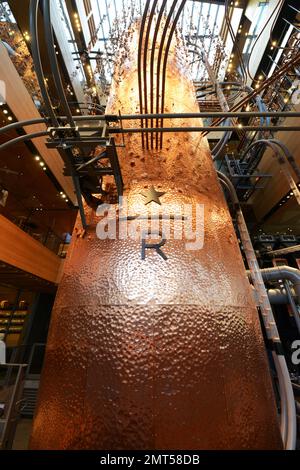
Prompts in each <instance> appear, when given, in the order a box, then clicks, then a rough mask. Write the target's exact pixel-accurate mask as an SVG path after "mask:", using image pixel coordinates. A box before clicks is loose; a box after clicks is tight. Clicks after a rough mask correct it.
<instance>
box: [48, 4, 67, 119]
mask: <svg viewBox="0 0 300 470" xmlns="http://www.w3.org/2000/svg"><path fill="white" fill-rule="evenodd" d="M43 13H44V28H45V39H46V44H47V50H48V56H49V60H50V65H51V70H52V74H53V78H54V82H55V85H56V89H57V93H58V96H59V99H60V102H61V106H62V107H63V110H64V113H65V114H66V116H67V120H68V123H69V124H70V126H74V121H73V118H72V113H71V110H70V107H69V105H68V102H67V98H66V95H65V92H64V87H63V84H62V81H61V76H60V72H59V68H58V63H57V56H56V52H55V48H54V37H53V29H52V24H51V4H50V0H43Z"/></svg>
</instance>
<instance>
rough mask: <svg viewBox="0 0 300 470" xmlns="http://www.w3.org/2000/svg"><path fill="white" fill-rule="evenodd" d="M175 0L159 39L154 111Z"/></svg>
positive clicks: (157, 100)
mask: <svg viewBox="0 0 300 470" xmlns="http://www.w3.org/2000/svg"><path fill="white" fill-rule="evenodd" d="M177 1H178V0H173V3H172V5H171V8H170V11H169V14H168V16H167V19H166V21H165V26H164V29H163V32H162V35H161V39H160V45H159V51H158V56H157V71H156V113H158V112H159V93H160V68H161V59H162V54H163V50H164V45H165V39H166V35H167V32H168V28H169V25H170V22H171V20H172V14H173V13H174V10H175V7H176V3H177ZM162 78H163V79H164V77H162ZM161 112H162V113H163V110H161ZM156 127H157V131H156V132H158V118H156ZM155 146H156V150H157V149H158V133H156V136H155Z"/></svg>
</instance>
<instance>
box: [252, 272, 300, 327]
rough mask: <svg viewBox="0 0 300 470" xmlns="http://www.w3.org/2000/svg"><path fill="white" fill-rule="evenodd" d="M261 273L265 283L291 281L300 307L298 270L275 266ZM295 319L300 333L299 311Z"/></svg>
mask: <svg viewBox="0 0 300 470" xmlns="http://www.w3.org/2000/svg"><path fill="white" fill-rule="evenodd" d="M260 271H261V274H262V277H263V280H264V281H279V280H280V279H283V280H288V281H290V282H291V283H292V284H293V286H294V291H295V294H296V296H297V300H298V304H299V305H300V271H299V270H298V269H296V268H292V267H291V266H275V267H274V268H265V269H261V270H260ZM293 310H294V309H293ZM294 317H295V321H296V324H297V328H298V331H299V332H300V316H299V312H298V310H297V309H295V311H294Z"/></svg>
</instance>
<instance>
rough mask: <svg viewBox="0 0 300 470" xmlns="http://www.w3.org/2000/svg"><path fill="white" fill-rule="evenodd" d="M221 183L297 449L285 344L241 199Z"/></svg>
mask: <svg viewBox="0 0 300 470" xmlns="http://www.w3.org/2000/svg"><path fill="white" fill-rule="evenodd" d="M217 174H218V177H219V179H220V181H221V182H222V183H223V184H224V185H225V187H226V188H228V191H229V194H230V197H231V199H232V202H233V204H234V206H235V209H236V216H237V224H238V227H239V232H240V237H241V241H242V244H243V248H244V253H245V256H246V259H247V263H248V266H249V268H250V273H251V279H252V282H253V285H254V287H255V290H256V293H257V297H258V303H259V306H260V309H261V313H262V320H263V323H264V326H265V331H266V335H267V338H268V340H269V341H270V344H271V345H272V347H273V352H272V355H273V359H274V364H275V368H276V371H277V375H278V381H279V391H280V399H281V406H282V414H281V431H282V440H283V443H284V447H285V449H287V450H291V449H295V446H296V436H297V429H296V411H295V401H294V394H293V388H292V384H291V380H290V376H289V371H288V367H287V364H286V360H285V357H284V354H283V350H282V345H281V341H280V337H279V333H278V330H277V326H276V322H275V318H274V315H273V311H272V308H271V304H270V301H269V298H268V295H267V292H266V289H265V285H264V280H263V274H262V272H261V270H260V267H259V264H258V261H257V258H256V256H255V251H254V248H253V245H252V242H251V238H250V235H249V232H248V228H247V225H246V222H245V219H244V216H243V212H242V210H241V207H240V204H239V200H238V197H237V194H236V191H235V188H234V186H233V184H232V183H231V181H230V179H229V178H228V177H227V176H226V175H224V174H223V173H221V172H219V171H217Z"/></svg>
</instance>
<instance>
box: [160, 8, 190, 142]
mask: <svg viewBox="0 0 300 470" xmlns="http://www.w3.org/2000/svg"><path fill="white" fill-rule="evenodd" d="M185 4H186V0H182V1H181V3H180V5H179V7H178V10H177V12H176V15H175V18H174V20H173V24H172V27H171V31H170V33H169V37H168V41H167V45H166V49H165V55H164V61H163V71H162V77H163V79H162V93H161V111H162V113H163V112H164V107H165V90H166V78H167V76H166V73H167V63H168V54H169V50H170V46H171V42H172V39H173V35H174V32H175V28H176V25H177V23H178V20H179V17H180V15H181V12H182V10H183V8H184V6H185ZM163 125H164V120H163V118H162V119H161V121H160V127H163ZM162 145H163V133H162V132H161V134H160V141H159V146H160V148H162Z"/></svg>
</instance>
